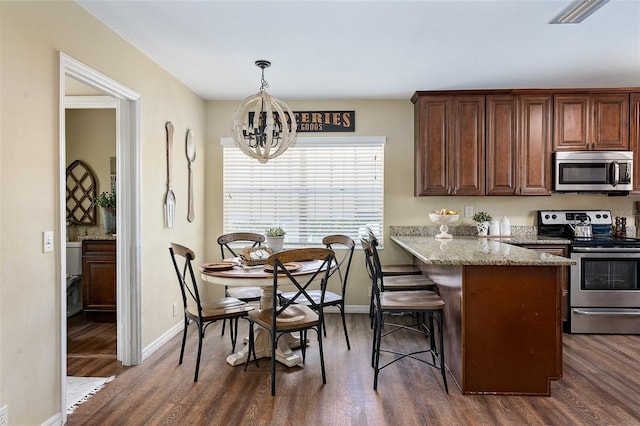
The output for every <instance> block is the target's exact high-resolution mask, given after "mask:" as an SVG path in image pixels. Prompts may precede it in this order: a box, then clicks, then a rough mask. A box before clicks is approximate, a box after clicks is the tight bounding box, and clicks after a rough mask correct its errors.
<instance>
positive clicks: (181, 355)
mask: <svg viewBox="0 0 640 426" xmlns="http://www.w3.org/2000/svg"><path fill="white" fill-rule="evenodd" d="M188 328H189V318H187V316H186V315H185V317H184V331H183V333H182V348H180V362H178V364H182V357H183V356H184V344H185V342H186V341H187V330H188Z"/></svg>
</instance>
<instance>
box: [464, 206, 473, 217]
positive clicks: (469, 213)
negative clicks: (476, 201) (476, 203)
mask: <svg viewBox="0 0 640 426" xmlns="http://www.w3.org/2000/svg"><path fill="white" fill-rule="evenodd" d="M464 217H473V206H464Z"/></svg>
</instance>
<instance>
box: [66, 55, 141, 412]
mask: <svg viewBox="0 0 640 426" xmlns="http://www.w3.org/2000/svg"><path fill="white" fill-rule="evenodd" d="M59 62H60V63H59V65H60V69H59V70H60V72H59V130H58V131H59V135H58V138H59V139H58V148H59V149H58V160H59V161H58V163H59V164H58V185H59V201H58V202H59V209H58V216H59V217H58V225H57V227H56V228H57V229H56V234H57V235H58V244H57V246H58V247H57V249H58V250H57V252H58V253H59V256H58V258H59V265H60V268H59V271H60V274H59V276H58V281H59V283H60V285H59V289H60V373H61V374H60V389H61V398H60V399H61V403H60V407H61V413H62V417H63V423H64V422H65V421H66V376H67V306H66V305H67V298H66V291H67V288H66V238H65V237H64V236H65V234H66V141H65V139H66V137H65V135H66V129H65V107H66V105H67V102H66V84H65V79H66V77H70V78H73V79H75V80H78V81H79V82H81V83H83V84H85V85H87V86H90V87H92V88H94V89H97V90H99V91H101V92H103V93H105V94H106V95H108V96H109V97H111V98H113V103H114V104H115V106H116V175H117V176H118V179H117V181H116V186H117V189H116V193H117V194H118V195H117V196H118V203H117V208H116V209H117V210H116V216H117V217H119V218H122V219H121V220H119V221H118V244H117V255H116V256H117V258H116V261H117V265H118V268H117V278H116V279H117V302H116V303H117V306H118V309H117V314H116V316H117V330H118V331H117V342H118V349H117V359H118V360H119V361H121V362H122V364H123V365H136V364H140V363H141V362H142V318H141V316H142V315H141V313H142V309H141V305H142V300H141V299H142V298H141V279H140V278H141V266H140V265H141V259H140V246H141V236H140V222H141V221H140V164H141V163H140V151H141V147H140V144H141V141H140V103H141V99H140V95H139V94H138V93H136V92H135V91H133V90H131V89H130V88H128V87H126V86H124V85H122V84H120V83H119V82H117V81H115V80H113V79H111V78H109V77H107V76H106V75H104V74H101V73H100V72H98V71H96V70H94V69H93V68H91V67H89V66H87V65H85V64H83V63H81V62H80V61H78V60H76V59H74V58H72V57H70V56H68V55H66V54H65V53H63V52H59ZM94 100H95V99H94ZM123 182H126V185H123V184H122V183H123Z"/></svg>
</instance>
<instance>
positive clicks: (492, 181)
mask: <svg viewBox="0 0 640 426" xmlns="http://www.w3.org/2000/svg"><path fill="white" fill-rule="evenodd" d="M486 107H487V109H486V112H487V115H486V125H487V161H486V179H487V187H486V194H487V195H516V194H517V193H518V189H519V188H518V186H519V183H518V181H519V179H518V167H517V166H518V102H517V98H516V96H512V95H495V96H487V97H486Z"/></svg>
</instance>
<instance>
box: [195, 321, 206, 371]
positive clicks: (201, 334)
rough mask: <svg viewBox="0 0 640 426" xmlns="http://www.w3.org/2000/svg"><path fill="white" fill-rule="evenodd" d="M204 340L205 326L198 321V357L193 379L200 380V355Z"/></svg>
mask: <svg viewBox="0 0 640 426" xmlns="http://www.w3.org/2000/svg"><path fill="white" fill-rule="evenodd" d="M203 340H204V328H203V327H202V324H200V323H198V357H197V358H196V373H195V375H194V376H193V381H194V382H197V381H198V372H199V371H200V355H201V354H202V341H203Z"/></svg>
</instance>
